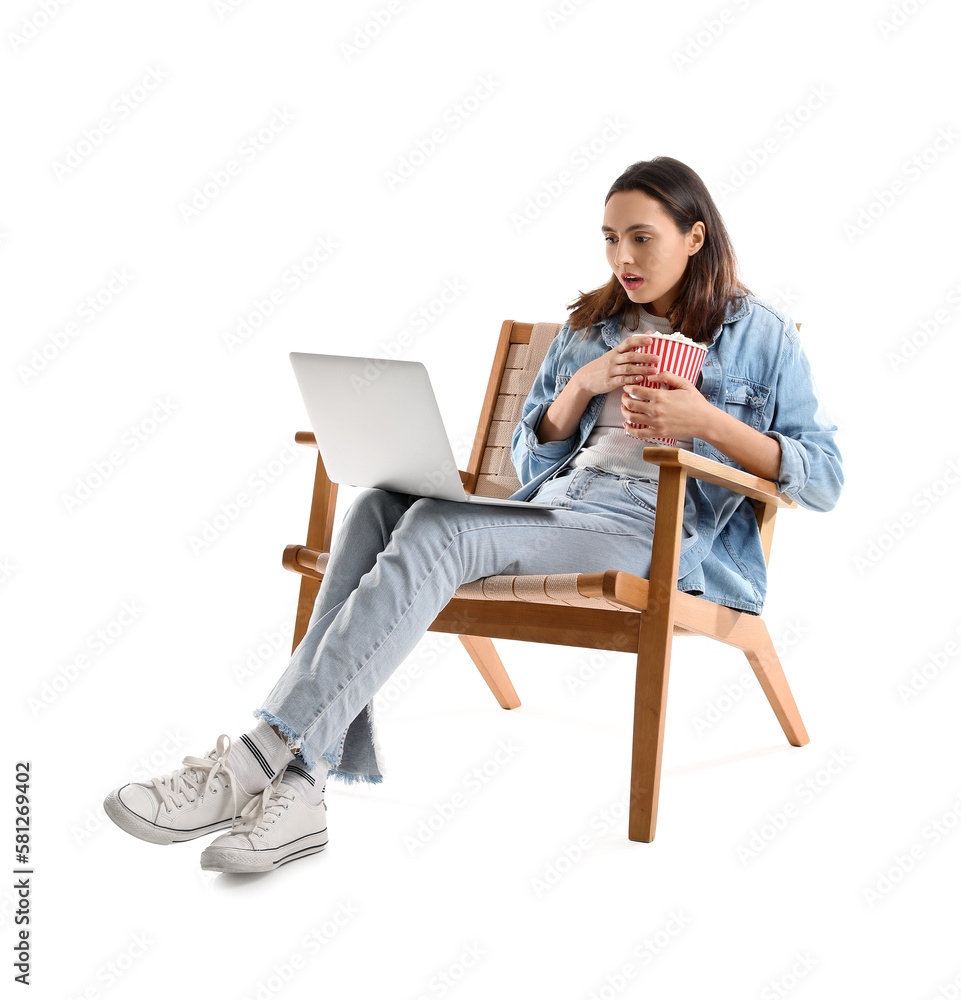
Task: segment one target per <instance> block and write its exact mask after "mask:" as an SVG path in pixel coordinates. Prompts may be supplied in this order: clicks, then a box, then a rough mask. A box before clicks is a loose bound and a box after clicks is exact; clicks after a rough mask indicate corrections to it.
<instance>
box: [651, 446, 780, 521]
mask: <svg viewBox="0 0 961 1000" xmlns="http://www.w3.org/2000/svg"><path fill="white" fill-rule="evenodd" d="M643 456H644V460H645V461H646V462H650V463H651V464H652V465H658V466H662V467H664V466H675V467H676V466H680V467H681V468H682V469H684V470H685V471H686V472H687V474H688V475H689V476H693V477H694V478H695V479H702V480H704V482H706V483H713V484H714V485H715V486H724V487H725V488H727V489H729V490H733V491H734V492H735V493H741V494H743V495H744V496H746V497H750V498H751V499H752V500H757V501H759V502H760V503H765V504H770V505H771V506H773V507H797V504H796V503H795V502H794V501H793V500H792V499H791V498H790V497H789V496H787V495H786V494H784V493H781V492H780V491H779V490H778V488H777V486H775V485H774V483H772V482H771V481H770V480H768V479H761V478H760V476H752V475H751V474H750V473H749V472H743V471H742V470H741V469H732V468H731V467H730V466H729V465H724V464H723V463H721V462H714V461H712V460H711V459H709V458H701V456H700V455H695V454H694V452H692V451H687V450H685V449H684V448H645V449H644V451H643Z"/></svg>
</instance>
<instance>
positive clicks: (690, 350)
mask: <svg viewBox="0 0 961 1000" xmlns="http://www.w3.org/2000/svg"><path fill="white" fill-rule="evenodd" d="M650 336H652V337H653V338H654V341H653V343H652V344H651V346H650V347H649V348H648V350H647V353H648V354H656V355H657V356H658V366H657V370H658V372H673V373H674V374H675V375H680V377H681V378H686V379H687V380H688V382H694V381H695V380H696V379H697V373H698V372H699V371H700V370H701V365H702V364H703V363H704V359H705V357H707V347H706V346H704V345H702V344H695V343H693V342H688V341H687V340H686V339H685V340H677V339H676V338H674V337H667V336H665V335H664V334H660V333H655V334H650ZM637 384H638V386H648V387H649V386H654V387H656V388H658V389H667V388H668V386H666V385H661V383H660V382H655V381H653V380H652V379H649V378H647V377H646V376H645V377H643V378H642V379H641V381H640V382H639V383H637ZM627 388H630V387H629V386H628V387H627ZM645 426H646V425H645V424H636V423H633V422H632V421H630V420H627V421H625V422H624V427H625V429H624V433H625V434H627V428H628V427H645ZM638 440H639V441H642V442H643V443H644V444H646V445H667V446H668V447H673V446H674V445H676V444H677V440H676V438H664V437H652V438H638Z"/></svg>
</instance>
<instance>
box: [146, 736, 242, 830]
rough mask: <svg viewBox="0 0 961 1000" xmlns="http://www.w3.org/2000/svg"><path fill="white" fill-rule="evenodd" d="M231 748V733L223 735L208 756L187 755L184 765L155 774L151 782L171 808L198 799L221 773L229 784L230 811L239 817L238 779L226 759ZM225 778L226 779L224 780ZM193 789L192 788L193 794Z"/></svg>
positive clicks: (224, 782) (222, 780) (226, 783)
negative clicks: (157, 776)
mask: <svg viewBox="0 0 961 1000" xmlns="http://www.w3.org/2000/svg"><path fill="white" fill-rule="evenodd" d="M229 752H230V737H228V736H226V735H222V736H220V737H219V738H218V740H217V747H216V749H215V750H211V751H210V753H208V754H207V756H206V757H190V756H187V757H184V765H185V766H184V767H183V768H181V769H180V770H179V771H173V772H171V773H170V774H164V775H161V776H160V777H159V778H152V779H151V784H152V785H153V787H154V788H155V789H156V790H157V794H158V795H159V796H160V798H161V799H162V800H163V804H164V806H165V807H166V809H167V811H168V812H169V811H170V810H171V809H179V808H180V807H181V806H182V805H184V804H185V803H190V802H195V801H196V800H197V797H198V796H202V795H204V794H206V792H207V789H208V788H209V787H210V783H211V782H212V781H213V780H214V778H216V777H220V780H221V782H222V783H223V784H224V785H229V786H230V808H231V814H232V815H233V817H234V820H235V821H236V817H237V779H236V778H235V777H234V772H233V770H232V769H231V767H230V765H229V764H228V763H227V754H228V753H229ZM225 779H226V780H225ZM190 792H193V793H194V794H193V797H191V795H190Z"/></svg>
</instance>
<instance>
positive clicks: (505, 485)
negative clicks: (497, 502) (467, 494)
mask: <svg viewBox="0 0 961 1000" xmlns="http://www.w3.org/2000/svg"><path fill="white" fill-rule="evenodd" d="M560 329H561V324H560V323H534V324H533V326H532V325H531V324H529V323H510V324H505V328H504V330H503V332H502V340H501V343H500V344H499V345H498V350H497V353H496V355H495V358H494V367H493V369H492V371H491V379H490V383H489V385H488V394H487V399H486V400H485V404H484V411H483V412H482V413H481V419H480V424H479V425H478V428H477V438H476V439H475V442H474V454H473V455H472V456H471V459H472V463H471V464H472V466H473V465H474V463H475V462H476V461H477V460H479V468H477V469H475V468H471V469H470V470H469V471H470V472H472V473H476V475H477V479H476V482H475V483H474V488H473V489H472V490H471V492H473V493H477V494H479V495H480V496H485V497H506V496H510V494H511V493H514V492H515V491H516V490H518V489H520V485H521V484H520V480H518V478H517V473H516V472H515V471H514V465H513V463H512V462H511V437H512V435H513V433H514V428H515V427H516V426H517V424H518V422H519V421H520V419H521V410H522V409H523V407H524V401H525V400H526V399H527V396H528V394H529V393H530V391H531V387H532V386H533V385H534V379H535V378H536V377H537V373H538V371H539V370H540V367H541V362H542V361H543V360H544V355H545V354H547V349H548V347H550V345H551V341H552V340H553V339H554V337H556V336H557V333H558V331H559V330H560ZM481 449H482V450H481Z"/></svg>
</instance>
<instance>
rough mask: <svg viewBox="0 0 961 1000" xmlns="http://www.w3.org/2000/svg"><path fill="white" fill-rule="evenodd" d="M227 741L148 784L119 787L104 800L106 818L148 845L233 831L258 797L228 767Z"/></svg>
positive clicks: (185, 758) (172, 842) (187, 760)
mask: <svg viewBox="0 0 961 1000" xmlns="http://www.w3.org/2000/svg"><path fill="white" fill-rule="evenodd" d="M229 750H230V739H229V738H228V737H227V736H221V737H220V738H219V739H218V740H217V747H216V749H215V750H211V751H210V753H208V754H207V756H206V757H184V765H185V766H184V767H182V768H180V770H178V771H172V772H171V773H170V774H163V775H161V776H160V777H157V778H151V779H150V781H147V782H142V783H137V784H129V785H123V786H122V787H121V788H118V789H117V790H116V791H114V792H111V793H110V794H109V795H108V796H107V797H106V799H104V803H103V807H104V809H105V810H106V813H107V815H108V816H109V817H110V818H111V819H112V820H113V821H114V823H116V824H117V826H119V827H120V829H121V830H126V831H127V833H129V834H132V835H133V836H134V837H139V838H140V839H141V840H147V841H149V842H150V843H151V844H175V843H180V842H181V841H184V840H194V839H196V838H197V837H203V836H205V835H206V834H208V833H216V832H217V831H218V830H225V829H227V828H228V827H230V826H232V825H233V822H234V820H235V819H236V818H237V816H238V815H239V814H240V813H241V811H242V810H243V809H244V808H245V807H246V806H247V805H248V804H249V803H250V802H251V801H252V800H253V799H255V798H259V797H260V792H256V793H255V794H254V795H250V794H249V793H248V792H245V791H244V790H243V789H242V788H241V787H240V785H239V784H238V783H237V781H236V780H235V779H234V773H233V771H232V770H231V768H230V765H229V764H228V763H227V753H228V752H229Z"/></svg>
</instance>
